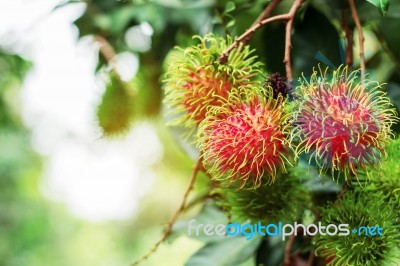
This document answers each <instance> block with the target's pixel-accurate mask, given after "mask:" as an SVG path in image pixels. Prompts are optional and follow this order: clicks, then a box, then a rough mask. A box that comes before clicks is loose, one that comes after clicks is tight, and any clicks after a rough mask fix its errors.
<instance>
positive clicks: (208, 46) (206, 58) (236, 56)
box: [164, 34, 262, 127]
mask: <svg viewBox="0 0 400 266" xmlns="http://www.w3.org/2000/svg"><path fill="white" fill-rule="evenodd" d="M195 38H197V39H198V40H199V44H197V45H194V46H191V47H188V48H186V49H181V50H182V52H183V56H182V57H177V58H176V60H173V62H172V63H171V64H170V65H169V66H167V71H166V74H165V80H164V83H165V94H166V96H165V102H166V103H167V105H168V106H170V107H171V108H172V109H173V111H174V112H177V113H178V115H179V117H178V118H177V119H175V120H174V121H173V122H172V123H173V124H183V125H184V126H186V127H193V126H197V125H198V124H199V123H200V122H201V121H202V120H203V119H204V118H205V116H206V112H207V109H208V108H209V107H211V106H218V105H221V102H224V101H225V100H226V99H227V98H228V95H229V93H230V92H231V91H232V90H233V89H244V90H245V89H246V88H253V87H254V85H256V84H261V80H257V78H258V77H257V76H258V75H260V74H262V70H261V66H262V64H261V63H260V62H257V61H256V56H255V55H253V52H254V50H251V49H250V47H249V46H247V45H243V44H240V45H238V47H236V48H235V49H233V50H232V52H231V53H230V54H229V57H228V59H227V62H226V63H224V64H222V63H221V62H219V61H218V57H219V56H220V55H221V54H222V53H223V51H224V50H225V49H226V48H227V47H228V46H229V45H230V44H232V39H231V38H230V37H227V39H224V38H222V37H218V36H214V35H213V34H207V35H205V36H204V37H199V36H196V37H195ZM178 49H180V48H178Z"/></svg>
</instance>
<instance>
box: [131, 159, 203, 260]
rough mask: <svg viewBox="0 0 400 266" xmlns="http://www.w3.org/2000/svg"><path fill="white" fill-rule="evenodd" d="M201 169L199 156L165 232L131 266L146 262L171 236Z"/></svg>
mask: <svg viewBox="0 0 400 266" xmlns="http://www.w3.org/2000/svg"><path fill="white" fill-rule="evenodd" d="M201 169H203V166H202V159H201V156H199V158H198V159H197V163H196V165H195V167H194V169H193V173H192V177H191V178H190V180H189V184H188V187H187V189H186V191H185V194H184V195H183V199H182V202H181V204H180V206H179V208H178V209H177V210H176V212H175V213H174V215H173V216H172V218H171V220H170V221H169V223H168V225H167V229H166V230H165V232H164V234H163V236H162V237H161V239H160V240H159V241H158V242H157V243H155V244H154V246H153V247H152V248H151V249H150V250H149V251H148V252H147V254H146V255H144V256H143V257H142V258H141V259H139V260H137V261H135V262H133V263H132V264H131V266H134V265H139V264H140V263H142V262H143V261H145V260H147V259H148V258H149V257H150V255H152V254H153V253H154V252H156V251H157V249H158V247H159V246H160V245H161V244H162V243H163V242H164V241H165V240H166V239H167V238H168V237H169V236H170V235H171V233H172V228H173V226H174V224H175V223H176V221H177V220H178V217H179V215H180V214H181V213H182V211H183V210H184V209H185V205H186V202H187V199H188V196H189V193H190V192H191V191H192V189H193V186H194V183H195V182H196V177H197V174H198V173H199V171H201Z"/></svg>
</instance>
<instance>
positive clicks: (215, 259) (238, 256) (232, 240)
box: [185, 236, 261, 266]
mask: <svg viewBox="0 0 400 266" xmlns="http://www.w3.org/2000/svg"><path fill="white" fill-rule="evenodd" d="M260 242H261V238H253V239H252V240H246V237H230V236H226V237H222V239H221V240H220V241H217V242H210V243H207V244H206V245H205V246H204V247H202V248H200V249H199V250H198V251H196V253H194V254H193V255H192V257H190V258H189V260H188V261H187V262H186V264H185V266H204V265H213V266H231V265H239V264H240V263H242V262H245V261H247V260H248V259H249V258H250V257H251V256H252V255H253V254H254V253H255V251H256V250H257V248H258V246H259V245H260Z"/></svg>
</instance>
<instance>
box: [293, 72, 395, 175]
mask: <svg viewBox="0 0 400 266" xmlns="http://www.w3.org/2000/svg"><path fill="white" fill-rule="evenodd" d="M380 87H381V86H380V85H379V84H378V83H377V82H373V81H368V80H360V79H359V71H353V72H351V73H350V74H348V70H347V68H343V69H341V68H339V69H338V70H336V71H334V72H333V75H332V76H331V77H328V76H327V74H326V73H324V74H321V75H318V74H317V72H314V74H313V75H312V76H311V79H310V81H309V82H308V81H304V82H303V83H302V84H301V85H300V86H298V87H297V88H296V96H297V97H298V98H299V104H298V110H297V113H296V114H295V119H294V123H295V128H294V131H293V132H294V136H295V137H298V138H299V140H300V142H299V145H298V150H297V152H298V153H299V154H300V153H302V152H305V153H308V154H310V160H312V159H313V160H315V161H316V163H317V165H318V166H319V167H320V168H321V173H325V172H326V171H327V169H329V168H330V169H331V172H332V175H333V173H334V171H335V170H339V172H340V173H343V174H344V176H345V178H346V180H347V179H348V176H349V174H354V175H356V174H357V171H358V170H362V169H365V167H366V165H372V164H375V163H377V162H379V159H380V158H381V157H382V155H383V154H384V147H385V146H386V144H387V143H388V142H389V141H390V139H391V138H392V132H391V129H390V127H391V125H392V123H393V122H394V121H395V120H396V119H397V118H396V115H395V111H394V109H393V106H392V104H391V103H390V100H389V98H387V97H386V96H385V94H384V93H383V92H381V91H380V90H379V88H380Z"/></svg>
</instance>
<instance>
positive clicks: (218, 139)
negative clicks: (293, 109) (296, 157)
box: [198, 91, 292, 187]
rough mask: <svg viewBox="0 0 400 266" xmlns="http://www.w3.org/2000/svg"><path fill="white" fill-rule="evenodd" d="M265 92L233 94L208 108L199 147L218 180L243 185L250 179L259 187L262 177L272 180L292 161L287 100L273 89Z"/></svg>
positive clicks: (199, 133) (199, 135) (199, 136)
mask: <svg viewBox="0 0 400 266" xmlns="http://www.w3.org/2000/svg"><path fill="white" fill-rule="evenodd" d="M266 94H267V95H266V96H265V95H264V96H260V95H258V94H249V95H246V96H244V97H243V96H236V95H237V94H236V93H232V94H231V95H230V98H229V101H228V102H227V103H225V104H223V105H221V106H214V107H213V108H210V109H209V112H208V113H207V116H206V118H205V119H204V120H203V121H202V123H201V124H200V127H199V132H198V146H199V148H200V151H201V153H202V155H203V158H204V164H205V165H206V167H207V168H208V171H209V173H210V174H211V175H212V176H213V177H214V178H215V179H217V180H221V179H229V180H230V182H235V181H237V180H240V183H241V184H240V187H243V186H244V184H245V183H246V181H247V180H249V179H250V180H251V183H252V185H253V186H254V187H259V186H260V185H261V183H262V180H263V179H262V177H263V176H264V177H266V178H265V179H264V181H265V180H266V181H267V182H268V183H272V182H273V181H274V180H275V177H276V175H277V173H278V172H279V171H280V170H282V171H286V170H285V165H286V164H290V163H291V162H290V157H291V152H292V149H291V145H290V142H289V140H288V139H287V135H288V134H289V132H290V128H291V127H290V124H289V123H288V120H289V118H290V116H289V113H288V112H287V110H286V107H287V102H286V100H284V99H283V96H282V95H279V96H278V97H277V99H274V98H273V97H272V92H271V91H269V92H267V93H266Z"/></svg>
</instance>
